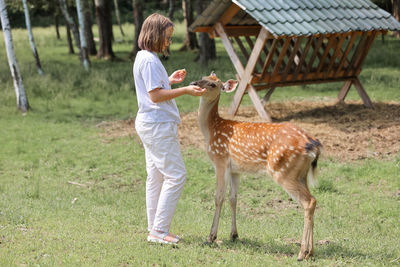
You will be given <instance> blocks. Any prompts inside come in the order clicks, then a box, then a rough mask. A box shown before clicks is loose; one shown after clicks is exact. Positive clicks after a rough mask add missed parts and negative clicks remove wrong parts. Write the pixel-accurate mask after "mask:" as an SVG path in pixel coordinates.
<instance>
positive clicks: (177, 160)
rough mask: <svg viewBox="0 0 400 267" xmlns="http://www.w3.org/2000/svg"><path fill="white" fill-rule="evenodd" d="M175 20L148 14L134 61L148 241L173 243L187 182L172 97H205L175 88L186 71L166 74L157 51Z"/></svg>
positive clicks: (167, 38) (165, 43)
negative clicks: (173, 228) (173, 224)
mask: <svg viewBox="0 0 400 267" xmlns="http://www.w3.org/2000/svg"><path fill="white" fill-rule="evenodd" d="M173 32H174V24H173V23H172V22H171V20H169V19H168V18H166V17H164V16H162V15H160V14H152V15H150V16H149V17H148V18H147V19H146V20H145V21H144V23H143V26H142V30H141V32H140V35H139V40H138V44H139V48H140V49H142V50H141V51H139V52H138V54H137V55H136V59H135V63H134V65H133V75H134V79H135V87H136V95H137V100H138V106H139V110H138V113H137V116H136V121H135V128H136V132H137V133H138V135H139V137H140V139H141V140H142V142H143V145H144V149H145V155H146V171H147V181H146V208H147V221H148V230H149V235H148V237H147V240H148V241H150V242H158V243H166V244H175V243H178V242H179V239H180V238H179V237H178V236H176V235H173V234H171V233H169V229H170V225H171V221H172V217H173V215H174V212H175V208H176V205H177V202H178V199H179V197H180V195H181V192H182V189H183V185H184V183H185V181H186V169H185V165H184V163H183V159H182V155H181V151H180V147H179V140H178V131H177V129H178V124H179V123H180V116H179V111H178V108H177V106H176V103H175V100H174V98H176V97H178V96H181V95H184V94H188V95H192V96H201V95H203V94H204V93H205V91H206V90H205V89H202V88H200V87H198V86H185V87H180V88H176V89H173V90H171V84H175V83H180V82H182V81H183V80H184V79H185V76H186V70H185V69H181V70H177V71H175V72H174V73H172V74H171V76H169V77H168V74H167V72H166V70H165V68H164V66H163V65H162V63H161V61H160V59H159V58H158V56H157V53H162V52H163V51H164V50H166V49H167V48H168V46H169V45H170V43H171V38H172V34H173Z"/></svg>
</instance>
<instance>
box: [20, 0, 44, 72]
mask: <svg viewBox="0 0 400 267" xmlns="http://www.w3.org/2000/svg"><path fill="white" fill-rule="evenodd" d="M22 4H23V5H24V12H25V24H26V29H27V30H28V36H29V43H30V45H31V49H32V52H33V57H34V58H35V62H36V67H37V69H38V73H39V74H40V75H43V70H42V65H41V64H40V59H39V54H38V52H37V49H36V45H35V40H34V38H33V33H32V27H31V19H30V16H29V10H28V5H27V3H26V0H22Z"/></svg>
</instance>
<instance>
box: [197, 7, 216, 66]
mask: <svg viewBox="0 0 400 267" xmlns="http://www.w3.org/2000/svg"><path fill="white" fill-rule="evenodd" d="M207 6H208V1H197V14H201V13H202V12H203V11H204V10H205V9H206V8H207ZM199 36H200V37H199V44H200V49H199V55H198V58H197V61H198V62H200V64H201V65H203V66H207V64H208V61H209V60H213V59H216V58H217V52H216V49H215V41H214V39H210V37H209V36H208V33H204V32H202V33H200V34H199Z"/></svg>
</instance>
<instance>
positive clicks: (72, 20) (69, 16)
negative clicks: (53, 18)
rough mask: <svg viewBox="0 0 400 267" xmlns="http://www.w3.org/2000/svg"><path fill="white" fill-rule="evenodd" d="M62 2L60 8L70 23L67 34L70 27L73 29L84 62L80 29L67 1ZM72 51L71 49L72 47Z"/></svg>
mask: <svg viewBox="0 0 400 267" xmlns="http://www.w3.org/2000/svg"><path fill="white" fill-rule="evenodd" d="M59 3H60V9H61V12H62V14H63V16H64V19H65V22H66V23H67V24H68V27H67V34H68V31H69V30H68V29H70V30H71V31H72V34H73V36H74V39H75V45H76V47H77V48H78V51H79V59H80V60H81V62H82V63H83V57H82V51H81V41H80V38H79V31H78V28H77V27H76V24H75V21H74V19H73V18H72V16H71V15H70V14H69V12H68V7H67V3H66V2H65V0H59ZM70 52H71V49H70Z"/></svg>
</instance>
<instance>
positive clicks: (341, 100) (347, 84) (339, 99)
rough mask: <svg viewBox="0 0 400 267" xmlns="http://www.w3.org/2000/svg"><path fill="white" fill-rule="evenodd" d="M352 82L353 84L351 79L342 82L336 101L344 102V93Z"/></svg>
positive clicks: (345, 93)
mask: <svg viewBox="0 0 400 267" xmlns="http://www.w3.org/2000/svg"><path fill="white" fill-rule="evenodd" d="M352 84H353V80H348V81H346V82H345V83H344V85H343V86H342V89H340V92H339V95H338V97H337V102H338V103H342V102H344V99H345V98H346V95H347V93H348V92H349V90H350V87H351V85H352Z"/></svg>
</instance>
